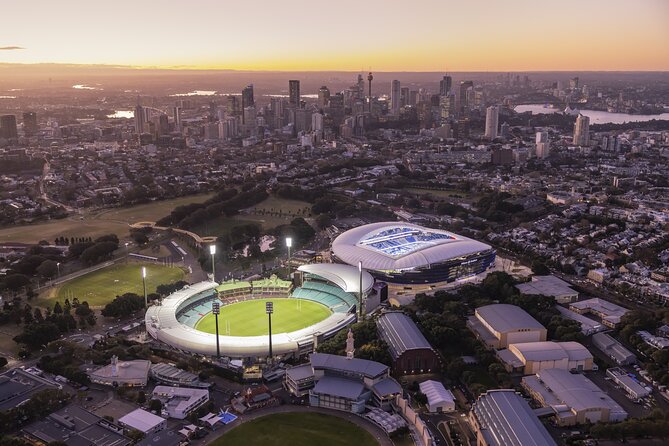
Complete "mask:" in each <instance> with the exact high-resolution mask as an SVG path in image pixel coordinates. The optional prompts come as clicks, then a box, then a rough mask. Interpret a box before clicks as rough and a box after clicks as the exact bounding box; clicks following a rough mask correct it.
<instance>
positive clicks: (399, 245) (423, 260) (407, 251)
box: [332, 222, 491, 271]
mask: <svg viewBox="0 0 669 446" xmlns="http://www.w3.org/2000/svg"><path fill="white" fill-rule="evenodd" d="M489 249H491V248H490V246H489V245H486V244H485V243H481V242H477V241H476V240H472V239H470V238H467V237H463V236H461V235H458V234H454V233H452V232H447V231H442V230H439V229H431V228H424V227H422V226H418V225H414V224H411V223H403V222H381V223H371V224H368V225H363V226H359V227H357V228H353V229H350V230H348V231H346V232H344V233H343V234H341V235H340V236H339V237H337V238H336V239H335V241H334V242H333V243H332V251H333V252H334V255H335V256H337V258H339V259H340V260H341V261H343V262H346V263H348V264H350V265H357V263H358V262H359V261H362V265H363V267H364V268H365V269H371V270H377V271H397V270H405V269H412V268H417V267H422V266H427V265H430V264H434V263H441V262H443V261H446V260H449V259H453V258H458V257H462V256H465V255H469V254H474V253H477V252H481V251H486V250H489Z"/></svg>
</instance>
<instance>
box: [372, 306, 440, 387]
mask: <svg viewBox="0 0 669 446" xmlns="http://www.w3.org/2000/svg"><path fill="white" fill-rule="evenodd" d="M376 326H377V328H378V331H379V336H380V337H381V339H383V340H384V341H385V342H386V343H387V344H388V350H389V351H390V356H391V357H392V358H393V366H392V369H393V372H394V374H395V375H407V374H414V373H430V372H433V371H438V370H439V369H440V368H441V366H440V359H439V354H438V353H437V352H436V351H435V350H434V349H433V348H432V346H431V345H430V343H429V342H428V341H427V339H425V336H423V333H421V332H420V330H419V329H418V327H417V326H416V324H415V323H414V321H413V320H412V319H411V318H410V317H409V316H407V315H406V314H404V313H400V312H396V311H393V312H388V313H384V314H382V315H381V316H380V317H379V318H378V320H377V321H376Z"/></svg>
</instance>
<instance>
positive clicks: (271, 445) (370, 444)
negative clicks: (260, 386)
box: [211, 412, 379, 446]
mask: <svg viewBox="0 0 669 446" xmlns="http://www.w3.org/2000/svg"><path fill="white" fill-rule="evenodd" d="M378 444H379V443H378V442H377V441H376V440H375V439H374V437H373V436H372V435H371V434H370V433H369V432H367V431H366V430H364V429H362V428H360V427H358V426H356V425H355V424H353V423H351V422H349V421H346V420H343V419H341V418H339V417H335V416H328V415H324V414H320V413H308V412H299V413H281V414H275V415H267V416H264V417H261V418H257V419H255V420H252V421H249V422H247V423H243V424H241V425H239V426H238V427H236V428H234V429H233V430H231V431H230V432H229V433H227V434H225V435H223V436H222V437H221V438H219V439H218V440H216V441H214V442H213V443H211V446H237V445H246V446H256V445H258V446H284V445H290V446H313V445H317V446H350V445H355V446H378Z"/></svg>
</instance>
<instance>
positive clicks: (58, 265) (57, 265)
mask: <svg viewBox="0 0 669 446" xmlns="http://www.w3.org/2000/svg"><path fill="white" fill-rule="evenodd" d="M56 269H57V270H58V278H59V279H60V262H58V263H56Z"/></svg>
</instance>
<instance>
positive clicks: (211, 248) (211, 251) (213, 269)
mask: <svg viewBox="0 0 669 446" xmlns="http://www.w3.org/2000/svg"><path fill="white" fill-rule="evenodd" d="M209 254H211V281H212V282H216V262H215V261H214V256H215V255H216V245H215V244H214V245H209Z"/></svg>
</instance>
